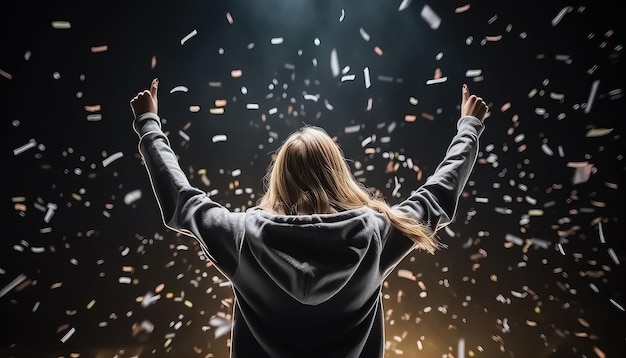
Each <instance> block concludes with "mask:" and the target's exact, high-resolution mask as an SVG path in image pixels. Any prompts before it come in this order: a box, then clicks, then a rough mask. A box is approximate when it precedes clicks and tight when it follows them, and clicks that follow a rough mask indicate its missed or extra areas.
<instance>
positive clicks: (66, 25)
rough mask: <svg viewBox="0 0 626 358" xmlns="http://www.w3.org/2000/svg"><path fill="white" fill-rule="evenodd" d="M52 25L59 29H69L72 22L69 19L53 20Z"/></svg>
mask: <svg viewBox="0 0 626 358" xmlns="http://www.w3.org/2000/svg"><path fill="white" fill-rule="evenodd" d="M51 25H52V28H53V29H57V30H68V29H71V28H72V24H71V23H70V22H69V21H52V23H51Z"/></svg>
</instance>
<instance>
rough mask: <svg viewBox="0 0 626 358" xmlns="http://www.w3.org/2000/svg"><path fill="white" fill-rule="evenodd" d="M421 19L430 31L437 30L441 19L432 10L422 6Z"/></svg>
mask: <svg viewBox="0 0 626 358" xmlns="http://www.w3.org/2000/svg"><path fill="white" fill-rule="evenodd" d="M420 16H421V17H422V19H424V20H426V22H427V23H428V25H429V26H430V28H431V29H433V30H437V29H438V28H439V26H440V25H441V18H440V17H439V16H438V15H437V14H436V13H435V11H433V9H432V8H431V7H430V6H428V5H426V4H424V6H423V7H422V11H421V12H420Z"/></svg>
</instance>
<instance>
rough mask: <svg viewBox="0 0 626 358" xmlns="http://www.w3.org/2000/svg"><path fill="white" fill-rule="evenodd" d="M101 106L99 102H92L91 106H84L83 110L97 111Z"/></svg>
mask: <svg viewBox="0 0 626 358" xmlns="http://www.w3.org/2000/svg"><path fill="white" fill-rule="evenodd" d="M101 109H102V108H101V107H100V105H99V104H94V105H91V106H85V111H87V112H98V111H100V110H101Z"/></svg>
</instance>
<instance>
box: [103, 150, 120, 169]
mask: <svg viewBox="0 0 626 358" xmlns="http://www.w3.org/2000/svg"><path fill="white" fill-rule="evenodd" d="M122 157H124V153H122V152H116V153H113V154H111V155H109V156H108V157H106V158H104V159H103V160H102V166H103V167H105V168H106V167H107V166H109V164H111V163H113V162H114V161H116V160H118V159H120V158H122Z"/></svg>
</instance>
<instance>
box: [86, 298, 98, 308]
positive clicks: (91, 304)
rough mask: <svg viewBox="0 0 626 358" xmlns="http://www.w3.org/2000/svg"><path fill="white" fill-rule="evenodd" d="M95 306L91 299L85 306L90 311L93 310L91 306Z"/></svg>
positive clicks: (93, 300)
mask: <svg viewBox="0 0 626 358" xmlns="http://www.w3.org/2000/svg"><path fill="white" fill-rule="evenodd" d="M95 304H96V300H95V299H92V300H91V301H89V303H88V304H87V309H88V310H90V309H91V308H93V306H94V305H95Z"/></svg>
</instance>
